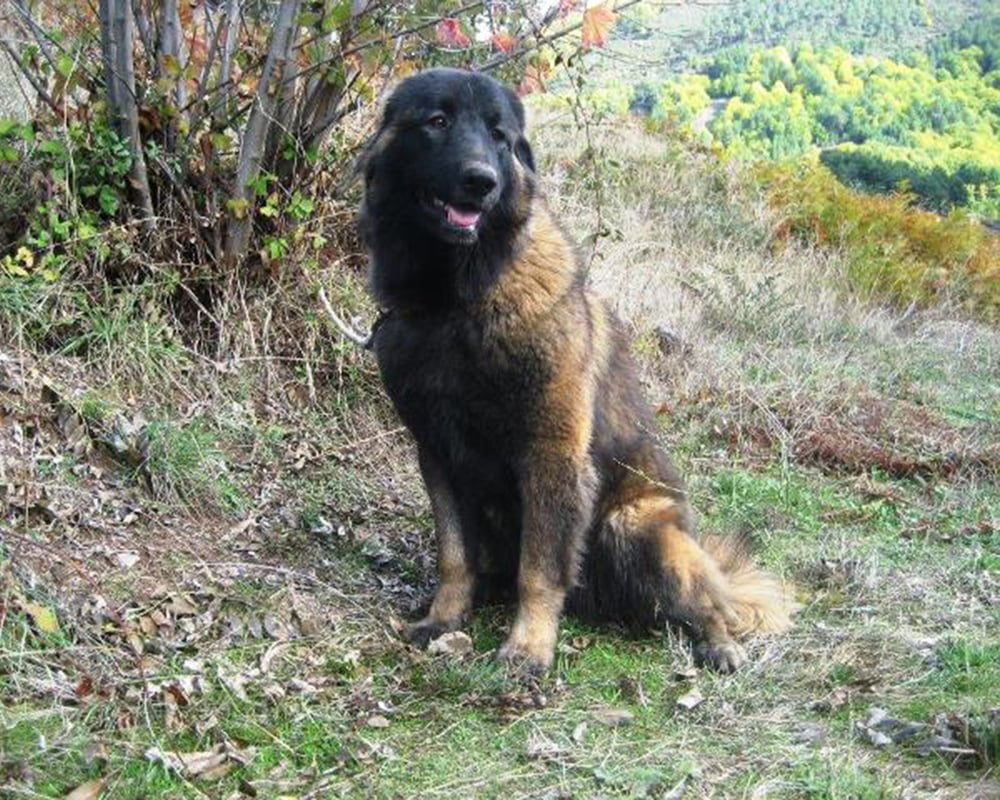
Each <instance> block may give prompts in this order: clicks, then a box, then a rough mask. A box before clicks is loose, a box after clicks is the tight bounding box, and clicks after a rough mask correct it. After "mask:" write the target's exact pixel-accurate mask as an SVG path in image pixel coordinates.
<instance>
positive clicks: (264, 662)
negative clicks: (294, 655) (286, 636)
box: [260, 642, 289, 673]
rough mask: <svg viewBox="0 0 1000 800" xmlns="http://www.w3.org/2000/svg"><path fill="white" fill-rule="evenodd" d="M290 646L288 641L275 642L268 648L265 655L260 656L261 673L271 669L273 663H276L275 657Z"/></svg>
mask: <svg viewBox="0 0 1000 800" xmlns="http://www.w3.org/2000/svg"><path fill="white" fill-rule="evenodd" d="M288 647H289V643H288V642H275V643H274V644H272V645H271V646H270V647H268V648H267V650H266V651H265V653H264V655H262V656H261V657H260V671H261V673H267V672H270V671H271V665H272V664H273V663H274V659H275V658H277V657H278V656H279V655H281V653H282V651H284V650H287V649H288Z"/></svg>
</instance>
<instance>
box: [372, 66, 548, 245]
mask: <svg viewBox="0 0 1000 800" xmlns="http://www.w3.org/2000/svg"><path fill="white" fill-rule="evenodd" d="M534 168H535V165H534V160H533V157H532V154H531V149H530V148H529V146H528V143H527V141H526V140H525V138H524V108H523V106H522V105H521V102H520V100H518V98H517V96H516V95H515V94H514V93H513V92H512V91H511V90H510V89H508V88H506V87H505V86H503V85H502V84H501V83H499V82H497V81H496V80H494V79H493V78H490V77H488V76H486V75H482V74H477V73H473V72H465V71H462V70H455V69H432V70H427V71H425V72H422V73H419V74H418V75H414V76H413V77H410V78H407V79H406V80H404V81H403V82H402V83H401V84H400V85H399V87H398V88H397V89H396V90H395V91H394V92H393V94H392V96H391V97H390V99H389V102H388V104H387V105H386V109H385V114H384V116H383V119H382V124H381V126H380V128H379V131H378V133H377V134H376V136H375V139H374V141H373V143H372V145H371V147H370V150H369V155H368V160H367V163H366V168H365V184H366V213H367V214H368V215H369V216H374V217H376V219H372V220H370V221H371V222H373V223H374V224H376V225H377V224H379V223H380V222H388V221H389V220H395V221H396V223H395V227H397V228H403V229H405V230H406V231H407V232H411V231H413V230H414V228H417V229H419V230H421V231H423V233H425V234H427V235H429V236H430V237H432V238H434V239H436V240H439V241H441V242H444V243H447V244H450V245H458V246H463V245H465V246H467V245H474V244H476V243H477V242H479V241H480V240H481V239H482V238H484V237H488V236H489V232H490V231H491V230H494V231H504V232H509V231H511V230H512V229H513V228H515V227H516V225H517V222H518V219H517V218H518V216H519V215H521V214H523V212H522V211H520V208H521V206H522V205H523V203H524V200H525V197H526V196H527V195H528V190H527V189H526V184H527V183H528V182H529V181H530V173H532V172H533V171H534Z"/></svg>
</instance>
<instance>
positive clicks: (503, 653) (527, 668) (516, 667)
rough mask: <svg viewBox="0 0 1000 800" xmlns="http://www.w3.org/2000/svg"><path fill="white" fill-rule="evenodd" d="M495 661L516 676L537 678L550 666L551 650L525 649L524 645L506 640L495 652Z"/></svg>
mask: <svg viewBox="0 0 1000 800" xmlns="http://www.w3.org/2000/svg"><path fill="white" fill-rule="evenodd" d="M497 659H498V660H500V661H502V662H503V663H504V664H506V665H507V667H508V668H509V669H510V670H511V671H512V672H514V673H515V674H518V675H529V676H539V675H544V674H545V673H546V672H548V669H549V667H551V666H552V659H553V650H552V648H544V647H535V648H532V647H527V646H525V644H524V643H517V642H513V641H511V640H510V639H508V640H507V641H506V642H505V643H504V645H503V647H501V648H500V649H499V650H498V651H497Z"/></svg>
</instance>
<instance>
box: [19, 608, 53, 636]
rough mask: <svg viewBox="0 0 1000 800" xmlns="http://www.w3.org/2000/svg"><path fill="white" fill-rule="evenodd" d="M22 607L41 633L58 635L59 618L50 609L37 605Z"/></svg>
mask: <svg viewBox="0 0 1000 800" xmlns="http://www.w3.org/2000/svg"><path fill="white" fill-rule="evenodd" d="M22 607H23V608H24V612H25V613H26V614H27V615H28V616H30V617H31V619H32V621H33V622H34V623H35V627H36V628H38V630H40V631H41V632H42V633H59V618H58V617H57V616H56V612H55V611H53V610H52V609H51V608H49V607H48V606H43V605H39V604H38V603H24V604H23V606H22Z"/></svg>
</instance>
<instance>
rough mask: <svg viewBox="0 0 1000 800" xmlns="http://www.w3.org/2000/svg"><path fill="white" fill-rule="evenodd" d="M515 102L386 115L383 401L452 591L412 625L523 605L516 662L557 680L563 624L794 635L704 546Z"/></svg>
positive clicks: (431, 74)
mask: <svg viewBox="0 0 1000 800" xmlns="http://www.w3.org/2000/svg"><path fill="white" fill-rule="evenodd" d="M534 170H535V165H534V158H533V156H532V153H531V149H530V146H529V145H528V143H527V140H526V139H525V134H524V113H523V109H522V107H521V104H520V102H519V100H518V99H517V97H516V96H515V95H514V94H513V93H512V92H510V91H509V90H508V89H506V88H505V87H503V86H501V85H500V84H499V83H497V82H496V81H494V80H493V79H491V78H489V77H486V76H484V75H480V74H475V73H468V72H463V71H458V70H431V71H427V72H424V73H420V74H419V75H416V76H414V77H411V78H409V79H407V80H405V81H404V82H403V83H402V84H401V85H400V86H399V87H398V88H397V89H396V91H395V92H394V93H393V95H392V97H391V98H390V100H389V102H388V104H387V107H386V111H385V114H384V117H383V120H382V125H381V127H380V129H379V132H378V133H377V134H376V137H375V139H374V141H373V143H372V145H371V148H370V151H369V155H368V158H367V160H366V164H365V185H366V197H365V204H364V207H363V212H362V230H363V234H364V237H365V240H366V243H367V245H368V247H369V249H370V251H371V256H372V284H373V289H374V292H375V295H376V297H377V299H378V301H379V302H380V304H382V306H383V307H384V308H385V309H386V310H387V314H386V316H385V318H384V321H383V323H382V324H381V325H380V327H379V329H378V332H377V334H376V337H375V340H374V348H375V352H376V355H377V357H378V362H379V367H380V370H381V373H382V376H383V380H384V383H385V386H386V389H387V391H388V393H389V395H390V397H391V398H392V400H393V402H394V404H395V406H396V408H397V409H398V411H399V413H400V415H401V417H402V418H403V420H404V422H405V423H406V425H407V427H408V428H409V429H410V430H411V431H412V433H413V435H414V437H415V439H416V442H417V446H418V452H419V458H420V467H421V471H422V474H423V477H424V481H425V483H426V487H427V491H428V494H429V496H430V500H431V506H432V508H433V512H434V519H435V523H436V529H437V543H438V561H439V574H440V586H439V588H438V592H437V595H436V597H435V598H434V601H433V603H432V605H431V607H430V610H429V612H428V614H427V616H426V617H425V618H424V619H422V620H420V621H419V622H417V623H415V624H414V625H413V626H412V627H411V629H410V632H409V633H410V637H411V638H412V639H413V640H414V641H417V642H421V643H425V642H427V641H428V640H429V639H431V638H434V637H436V636H438V635H440V634H441V633H444V632H446V631H450V630H454V629H456V628H458V627H459V626H460V625H462V624H463V621H464V620H465V619H466V618H467V616H468V614H469V613H470V611H471V609H472V607H473V603H474V599H475V597H476V595H477V592H478V591H479V590H482V589H484V588H485V587H491V586H492V587H495V586H500V587H505V586H506V587H509V588H511V589H515V590H516V596H517V612H516V616H515V619H514V622H513V625H512V627H511V630H510V634H509V636H508V638H507V641H506V643H505V644H504V645H503V647H502V648H501V650H500V656H501V657H502V658H504V659H508V660H510V661H513V662H516V663H518V664H522V665H525V666H527V667H528V668H532V669H545V668H547V667H548V666H549V665H550V664H551V663H552V659H553V653H554V648H555V644H556V636H557V631H558V625H559V618H560V615H561V614H562V612H563V610H564V609H566V610H568V611H569V612H571V613H576V614H579V615H581V616H583V617H585V618H588V619H597V620H616V621H621V622H626V623H633V624H635V625H639V626H648V625H661V624H665V623H673V624H676V625H678V626H680V627H681V628H683V629H684V630H686V631H687V632H688V633H689V634H690V635H691V636H692V637H693V638H694V640H695V641H696V643H697V645H696V653H697V655H698V656H699V658H700V659H702V660H703V661H706V662H707V663H709V664H711V665H713V666H715V667H717V668H719V669H723V670H730V669H734V668H736V667H737V666H739V664H740V663H741V662H742V661H743V660H744V658H745V656H744V654H743V651H742V648H741V647H740V645H739V644H737V642H736V639H737V638H738V637H740V636H743V635H744V634H747V633H750V632H751V631H781V630H784V629H785V628H787V627H788V626H789V624H790V622H789V601H788V598H787V597H786V594H785V592H784V591H783V590H782V588H781V586H780V585H779V584H778V583H777V582H776V581H775V580H774V579H773V578H771V577H769V576H767V575H766V574H764V573H762V572H761V571H760V570H758V569H757V568H756V567H754V566H753V565H752V563H751V562H750V561H749V560H748V559H747V558H746V556H745V555H744V554H743V552H742V549H741V548H740V547H739V546H736V545H735V544H734V543H732V542H727V541H724V540H706V541H701V542H699V541H698V540H696V539H695V538H694V535H693V529H692V523H691V515H690V511H689V508H688V505H687V502H686V499H685V493H684V490H683V487H682V485H681V482H680V480H679V478H678V476H677V474H676V473H675V471H674V469H673V467H672V465H671V464H670V462H669V460H668V459H667V457H666V455H665V454H664V453H663V452H662V450H661V449H660V448H659V447H658V446H657V444H656V442H655V440H654V438H653V434H652V432H653V431H654V430H655V427H656V424H655V421H654V420H653V417H652V414H651V412H650V409H649V406H648V405H647V403H646V401H645V400H644V398H643V397H642V395H641V393H640V391H639V384H638V381H637V378H636V374H635V368H634V366H633V363H632V359H631V357H630V355H629V350H628V343H627V341H626V337H625V336H624V334H623V332H622V330H621V327H620V325H619V323H618V322H617V320H616V319H615V318H614V317H613V316H612V314H611V313H610V312H609V311H608V309H607V307H606V306H605V304H604V303H603V302H601V301H600V300H599V299H597V298H596V297H595V296H594V295H593V294H591V292H590V291H589V290H588V288H587V286H586V283H585V277H584V273H583V270H582V268H581V264H580V262H579V259H578V258H577V256H576V253H575V252H574V248H573V245H572V244H571V243H570V241H569V239H568V238H567V236H566V235H565V233H564V232H563V231H562V229H561V228H560V227H559V225H558V224H557V222H556V221H555V220H554V219H553V217H552V215H551V213H550V212H549V211H548V209H547V208H546V205H545V203H544V202H543V200H542V199H541V198H540V197H539V196H538V193H537V189H536V182H535V177H534Z"/></svg>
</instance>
